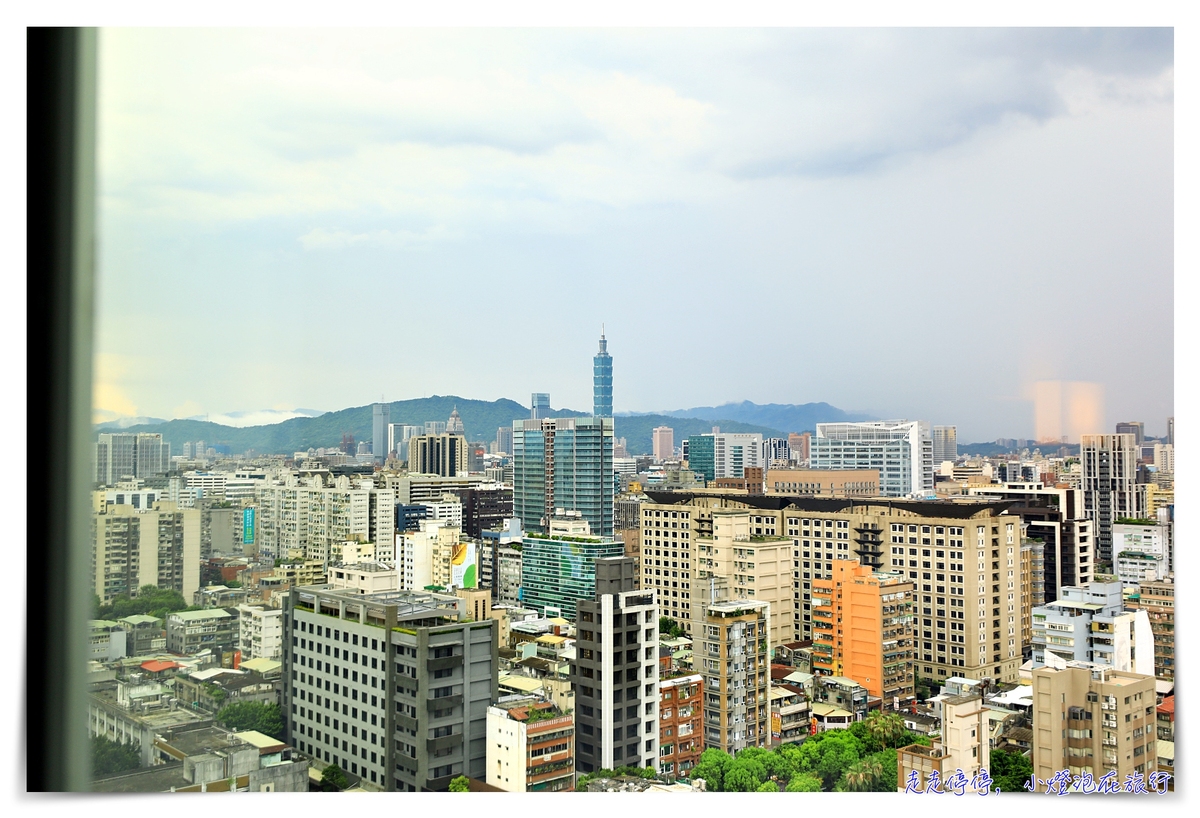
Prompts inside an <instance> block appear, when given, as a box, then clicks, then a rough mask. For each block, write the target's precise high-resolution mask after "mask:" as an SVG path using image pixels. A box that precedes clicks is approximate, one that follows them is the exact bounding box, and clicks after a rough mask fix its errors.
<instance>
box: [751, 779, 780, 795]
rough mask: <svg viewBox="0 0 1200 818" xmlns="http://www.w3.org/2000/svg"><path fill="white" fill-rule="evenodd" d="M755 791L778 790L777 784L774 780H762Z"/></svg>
mask: <svg viewBox="0 0 1200 818" xmlns="http://www.w3.org/2000/svg"><path fill="white" fill-rule="evenodd" d="M755 792H779V785H778V784H776V783H775V782H774V781H764V782H763V783H762V784H760V785H759V787H758V789H757V790H755Z"/></svg>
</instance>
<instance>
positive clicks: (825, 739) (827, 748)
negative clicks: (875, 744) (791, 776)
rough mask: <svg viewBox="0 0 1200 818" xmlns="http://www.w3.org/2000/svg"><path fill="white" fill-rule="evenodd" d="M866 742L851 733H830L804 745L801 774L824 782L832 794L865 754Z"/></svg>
mask: <svg viewBox="0 0 1200 818" xmlns="http://www.w3.org/2000/svg"><path fill="white" fill-rule="evenodd" d="M862 751H863V745H862V742H861V741H859V740H858V739H857V738H855V737H854V735H852V734H851V733H850V732H849V731H847V730H826V731H825V732H823V733H817V735H815V736H813V737H812V738H810V739H809V740H808V741H806V742H804V744H802V745H801V746H800V753H799V756H798V759H799V761H800V771H801V772H811V773H814V774H815V775H816V776H817V777H819V778H820V779H821V789H823V790H825V791H826V792H832V791H833V787H834V785H835V784H836V783H837V782H838V781H839V780H840V779H841V777H842V774H843V773H845V772H846V769H847V768H848V767H849V766H850V765H851V764H853V763H854V762H856V761H858V759H859V758H860V757H861V756H862V755H863V752H862Z"/></svg>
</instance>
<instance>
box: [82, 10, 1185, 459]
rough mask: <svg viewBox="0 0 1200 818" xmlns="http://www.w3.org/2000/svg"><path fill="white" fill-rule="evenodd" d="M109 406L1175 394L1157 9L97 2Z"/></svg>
mask: <svg viewBox="0 0 1200 818" xmlns="http://www.w3.org/2000/svg"><path fill="white" fill-rule="evenodd" d="M100 82H101V122H100V126H101V130H100V152H101V191H102V199H101V208H100V215H101V236H100V302H99V307H100V311H99V320H98V333H99V334H98V339H97V347H98V350H99V353H100V354H99V357H98V366H97V378H98V386H97V402H98V409H100V410H103V411H102V412H101V414H103V415H104V416H105V417H109V416H113V415H149V416H158V417H188V416H195V415H199V414H204V413H209V414H210V415H213V416H216V415H220V414H228V413H232V412H237V411H246V412H252V411H255V410H262V409H276V410H291V409H294V408H296V407H316V408H320V409H326V410H331V409H339V408H343V407H345V406H351V405H361V404H363V403H367V402H370V401H373V400H378V399H379V397H380V395H386V397H387V398H388V399H389V400H398V399H403V398H411V397H421V396H423V395H430V394H459V395H464V396H467V397H474V398H481V399H493V398H497V397H511V398H514V399H516V400H519V401H522V402H525V401H527V400H528V396H529V393H530V392H531V391H549V392H551V395H552V400H553V404H554V405H555V406H562V405H566V406H571V407H577V408H587V407H588V406H590V401H591V394H590V390H591V375H590V357H591V355H592V354H593V352H594V350H595V342H596V338H597V336H598V334H599V329H600V324H601V323H602V322H603V323H604V324H605V325H606V328H607V332H608V338H609V341H610V344H609V347H610V351H611V352H612V354H613V355H614V358H615V385H614V404H615V408H616V409H617V410H618V411H623V410H646V411H648V410H654V409H674V408H683V407H687V406H694V405H705V404H714V403H722V402H726V401H730V400H742V399H749V400H754V401H757V402H760V403H765V402H777V403H803V402H808V401H827V402H829V403H831V404H834V405H836V406H839V407H841V408H844V409H848V410H857V411H865V412H870V413H872V414H875V415H877V416H886V417H899V416H906V417H910V418H917V417H919V418H924V419H928V420H931V421H932V422H934V423H939V424H941V423H946V424H957V425H958V426H959V439H960V440H968V441H974V440H985V439H992V438H995V437H998V436H1001V435H1003V436H1025V435H1032V434H1033V412H1032V408H1031V403H1030V402H1029V399H1030V397H1031V394H1032V393H1031V385H1032V383H1033V382H1034V381H1036V380H1042V379H1062V380H1071V381H1092V382H1097V383H1100V384H1102V386H1103V389H1104V394H1105V395H1106V401H1107V402H1106V415H1107V422H1108V423H1109V424H1110V425H1111V424H1112V423H1114V422H1115V421H1117V420H1126V419H1141V420H1144V421H1146V423H1147V431H1148V432H1150V433H1151V434H1160V433H1164V432H1165V418H1166V417H1167V415H1170V414H1172V412H1173V408H1172V407H1173V385H1172V378H1173V363H1174V360H1173V348H1172V337H1173V323H1172V287H1173V284H1172V281H1173V258H1172V241H1173V233H1172V229H1173V228H1172V221H1173V210H1172V196H1173V160H1172V155H1173V144H1172V127H1173V99H1172V95H1173V44H1172V36H1171V33H1170V31H1169V30H1115V29H1104V30H1097V31H1073V30H1062V29H1044V30H1042V29H1022V30H994V29H989V30H955V29H938V30H853V31H838V30H681V31H671V30H619V31H618V30H613V31H598V30H592V31H580V30H570V31H555V30H537V31H523V30H467V31H436V30H433V31H430V30H422V31H389V30H371V31H347V30H332V31H317V30H295V31H276V32H273V31H263V30H255V31H236V30H232V31H230V30H226V31H218V30H187V29H176V30H105V31H104V32H103V33H102V36H101V75H100Z"/></svg>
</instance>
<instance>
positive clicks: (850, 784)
mask: <svg viewBox="0 0 1200 818" xmlns="http://www.w3.org/2000/svg"><path fill="white" fill-rule="evenodd" d="M881 778H883V765H882V764H881V763H880V760H879V758H878V757H877V756H873V755H870V756H867V757H866V758H861V759H859V760H858V761H856V762H854V763H853V764H851V765H850V766H849V767H847V768H846V772H845V773H843V774H842V780H841V784H842V785H843V787H844V789H845V790H847V791H849V792H874V791H877V789H878V784H879V780H880V779H881Z"/></svg>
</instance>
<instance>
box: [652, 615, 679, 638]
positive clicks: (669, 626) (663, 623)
mask: <svg viewBox="0 0 1200 818" xmlns="http://www.w3.org/2000/svg"><path fill="white" fill-rule="evenodd" d="M658 632H659V633H660V634H663V635H665V636H670V637H671V638H672V639H674V638H676V637H679V636H683V628H682V627H680V625H679V623H678V622H676V621H675V620H674V619H671V618H670V617H667V616H660V617H659V618H658Z"/></svg>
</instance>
